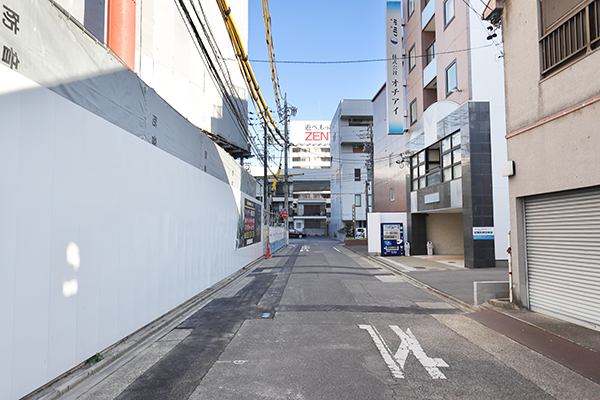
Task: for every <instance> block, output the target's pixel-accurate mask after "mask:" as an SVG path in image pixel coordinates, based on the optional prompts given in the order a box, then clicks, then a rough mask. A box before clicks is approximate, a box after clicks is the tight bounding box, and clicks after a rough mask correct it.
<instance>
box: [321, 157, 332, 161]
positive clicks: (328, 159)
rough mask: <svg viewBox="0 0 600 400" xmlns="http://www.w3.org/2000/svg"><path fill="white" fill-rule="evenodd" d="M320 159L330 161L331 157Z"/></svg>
mask: <svg viewBox="0 0 600 400" xmlns="http://www.w3.org/2000/svg"><path fill="white" fill-rule="evenodd" d="M321 161H331V157H321Z"/></svg>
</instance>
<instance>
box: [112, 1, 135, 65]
mask: <svg viewBox="0 0 600 400" xmlns="http://www.w3.org/2000/svg"><path fill="white" fill-rule="evenodd" d="M135 1H136V0H108V21H107V22H108V23H107V25H108V27H107V35H106V36H107V44H108V47H109V48H110V49H111V51H112V52H113V53H114V54H115V55H116V56H117V57H119V58H120V59H121V61H123V62H124V63H125V65H127V67H129V69H131V70H134V69H135V13H136V3H135Z"/></svg>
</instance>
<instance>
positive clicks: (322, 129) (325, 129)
mask: <svg viewBox="0 0 600 400" xmlns="http://www.w3.org/2000/svg"><path fill="white" fill-rule="evenodd" d="M290 142H291V143H293V144H314V145H320V146H323V145H325V146H326V145H329V121H292V122H291V124H290Z"/></svg>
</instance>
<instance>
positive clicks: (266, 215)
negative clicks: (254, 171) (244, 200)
mask: <svg viewBox="0 0 600 400" xmlns="http://www.w3.org/2000/svg"><path fill="white" fill-rule="evenodd" d="M263 127H264V128H265V154H264V168H263V171H264V173H263V204H264V208H265V219H264V221H265V223H266V222H267V217H268V214H267V212H268V211H267V208H268V201H267V185H268V184H269V181H268V180H267V124H266V122H265V125H264V126H263Z"/></svg>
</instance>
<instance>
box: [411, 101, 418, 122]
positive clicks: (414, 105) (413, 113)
mask: <svg viewBox="0 0 600 400" xmlns="http://www.w3.org/2000/svg"><path fill="white" fill-rule="evenodd" d="M416 122H417V99H414V100H413V101H412V102H411V103H410V124H411V125H413V124H414V123H416Z"/></svg>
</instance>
